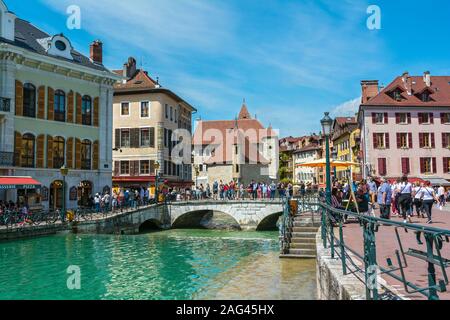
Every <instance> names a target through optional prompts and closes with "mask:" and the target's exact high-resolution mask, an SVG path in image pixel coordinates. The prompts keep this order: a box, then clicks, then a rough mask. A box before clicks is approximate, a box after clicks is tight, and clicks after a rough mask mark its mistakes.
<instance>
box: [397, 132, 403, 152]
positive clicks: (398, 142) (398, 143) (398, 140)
mask: <svg viewBox="0 0 450 320" xmlns="http://www.w3.org/2000/svg"><path fill="white" fill-rule="evenodd" d="M401 147H402V144H401V134H400V133H399V132H397V149H400V148H401Z"/></svg>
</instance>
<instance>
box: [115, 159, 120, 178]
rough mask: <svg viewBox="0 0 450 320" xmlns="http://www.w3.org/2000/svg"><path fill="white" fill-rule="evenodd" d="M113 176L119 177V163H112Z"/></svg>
mask: <svg viewBox="0 0 450 320" xmlns="http://www.w3.org/2000/svg"><path fill="white" fill-rule="evenodd" d="M114 176H115V177H118V176H120V161H114Z"/></svg>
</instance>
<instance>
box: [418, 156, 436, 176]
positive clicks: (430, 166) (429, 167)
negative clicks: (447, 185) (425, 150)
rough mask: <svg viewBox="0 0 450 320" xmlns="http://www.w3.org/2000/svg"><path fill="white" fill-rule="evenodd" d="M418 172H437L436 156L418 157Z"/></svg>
mask: <svg viewBox="0 0 450 320" xmlns="http://www.w3.org/2000/svg"><path fill="white" fill-rule="evenodd" d="M420 173H422V174H434V173H437V168H436V158H420Z"/></svg>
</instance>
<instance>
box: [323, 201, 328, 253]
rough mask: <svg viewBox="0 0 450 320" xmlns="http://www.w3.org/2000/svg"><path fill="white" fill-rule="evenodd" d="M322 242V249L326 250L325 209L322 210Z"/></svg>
mask: <svg viewBox="0 0 450 320" xmlns="http://www.w3.org/2000/svg"><path fill="white" fill-rule="evenodd" d="M322 240H323V247H324V248H325V249H326V248H327V209H326V208H325V207H324V208H322Z"/></svg>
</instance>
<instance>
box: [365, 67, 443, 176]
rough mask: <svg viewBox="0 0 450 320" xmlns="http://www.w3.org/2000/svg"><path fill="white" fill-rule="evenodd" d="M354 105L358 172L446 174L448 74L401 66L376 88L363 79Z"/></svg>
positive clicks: (395, 174)
mask: <svg viewBox="0 0 450 320" xmlns="http://www.w3.org/2000/svg"><path fill="white" fill-rule="evenodd" d="M361 85H362V104H361V106H360V109H359V119H358V122H359V126H360V128H361V150H362V158H363V164H362V165H363V174H364V176H365V177H367V176H369V175H373V176H384V177H387V178H397V177H400V176H402V175H404V174H407V175H408V176H410V177H414V178H421V179H424V180H429V181H431V182H433V183H434V184H439V183H443V182H445V183H446V184H448V182H447V181H446V180H448V179H450V76H431V75H430V73H429V72H425V73H424V75H423V76H410V75H409V74H408V73H407V72H405V73H404V74H403V75H402V76H399V77H397V78H396V79H395V80H394V81H393V82H392V83H391V84H389V85H388V86H387V87H386V88H384V89H382V90H381V91H380V88H379V86H378V81H376V80H370V81H362V82H361Z"/></svg>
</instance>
